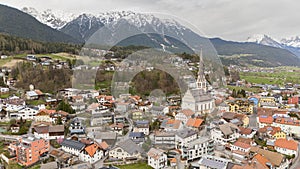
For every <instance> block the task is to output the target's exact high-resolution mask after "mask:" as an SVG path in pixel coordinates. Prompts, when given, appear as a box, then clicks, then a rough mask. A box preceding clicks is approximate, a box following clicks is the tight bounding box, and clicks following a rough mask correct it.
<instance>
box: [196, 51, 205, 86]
mask: <svg viewBox="0 0 300 169" xmlns="http://www.w3.org/2000/svg"><path fill="white" fill-rule="evenodd" d="M197 88H198V89H202V90H203V91H204V92H206V91H207V82H206V79H205V74H204V62H203V56H202V49H201V52H200V62H199V71H198V78H197Z"/></svg>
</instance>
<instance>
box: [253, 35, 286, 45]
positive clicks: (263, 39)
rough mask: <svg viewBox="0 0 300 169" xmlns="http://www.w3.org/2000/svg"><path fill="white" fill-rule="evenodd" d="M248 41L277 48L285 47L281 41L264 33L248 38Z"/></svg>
mask: <svg viewBox="0 0 300 169" xmlns="http://www.w3.org/2000/svg"><path fill="white" fill-rule="evenodd" d="M247 42H253V43H257V44H261V45H266V46H272V47H276V48H283V46H282V44H281V43H280V42H277V41H276V40H274V39H272V38H271V37H269V36H267V35H264V34H255V35H252V36H251V37H248V38H247Z"/></svg>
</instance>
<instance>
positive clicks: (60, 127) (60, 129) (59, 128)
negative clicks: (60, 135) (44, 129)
mask: <svg viewBox="0 0 300 169" xmlns="http://www.w3.org/2000/svg"><path fill="white" fill-rule="evenodd" d="M64 131H65V127H64V125H56V126H50V127H49V133H51V132H64Z"/></svg>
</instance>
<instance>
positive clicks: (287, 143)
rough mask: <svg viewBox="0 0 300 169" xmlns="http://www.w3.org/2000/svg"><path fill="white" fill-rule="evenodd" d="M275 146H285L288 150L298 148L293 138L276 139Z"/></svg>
mask: <svg viewBox="0 0 300 169" xmlns="http://www.w3.org/2000/svg"><path fill="white" fill-rule="evenodd" d="M275 147H280V148H285V149H289V150H295V151H297V150H298V143H297V142H296V141H294V140H287V139H277V140H276V141H275Z"/></svg>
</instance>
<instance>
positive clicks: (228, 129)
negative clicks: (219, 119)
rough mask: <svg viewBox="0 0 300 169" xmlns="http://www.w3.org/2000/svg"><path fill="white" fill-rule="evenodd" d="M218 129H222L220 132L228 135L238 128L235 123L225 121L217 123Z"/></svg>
mask: <svg viewBox="0 0 300 169" xmlns="http://www.w3.org/2000/svg"><path fill="white" fill-rule="evenodd" d="M219 128H220V130H221V131H222V133H223V134H224V135H226V136H227V135H230V134H232V133H233V130H235V129H236V130H238V131H239V130H240V129H239V128H238V127H237V126H236V125H235V124H232V123H225V124H221V125H219Z"/></svg>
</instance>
